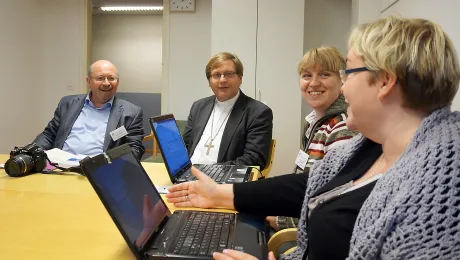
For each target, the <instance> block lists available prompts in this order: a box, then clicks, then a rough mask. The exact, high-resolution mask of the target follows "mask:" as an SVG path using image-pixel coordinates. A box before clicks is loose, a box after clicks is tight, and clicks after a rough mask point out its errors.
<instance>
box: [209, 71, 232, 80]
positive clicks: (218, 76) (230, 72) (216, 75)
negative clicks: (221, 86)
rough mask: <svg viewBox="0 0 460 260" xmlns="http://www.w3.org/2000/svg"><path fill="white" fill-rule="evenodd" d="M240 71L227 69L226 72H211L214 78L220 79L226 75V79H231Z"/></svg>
mask: <svg viewBox="0 0 460 260" xmlns="http://www.w3.org/2000/svg"><path fill="white" fill-rule="evenodd" d="M237 74H238V73H237V72H236V71H226V72H224V73H213V74H211V78H213V79H214V80H220V79H221V78H222V76H224V78H225V79H231V78H233V77H234V76H235V75H237Z"/></svg>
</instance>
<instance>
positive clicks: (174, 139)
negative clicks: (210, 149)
mask: <svg viewBox="0 0 460 260" xmlns="http://www.w3.org/2000/svg"><path fill="white" fill-rule="evenodd" d="M150 124H151V126H152V130H153V133H154V135H155V138H156V140H157V142H158V146H159V147H160V151H161V155H162V156H163V160H164V163H165V165H166V169H167V170H168V173H169V177H170V178H171V182H172V183H180V182H187V181H191V180H195V176H193V175H192V172H191V168H192V162H191V161H190V158H189V157H188V153H187V148H186V147H185V144H184V140H183V139H182V136H181V134H180V131H179V128H178V127H177V123H176V120H175V119H174V116H173V115H172V114H167V115H161V116H156V117H151V118H150ZM194 166H195V167H197V168H198V169H200V170H201V171H202V172H204V173H205V174H207V175H208V176H209V177H211V178H212V179H214V180H215V181H216V182H217V183H239V182H247V181H248V180H249V179H250V177H251V171H252V168H251V167H248V166H242V165H222V164H195V165H194Z"/></svg>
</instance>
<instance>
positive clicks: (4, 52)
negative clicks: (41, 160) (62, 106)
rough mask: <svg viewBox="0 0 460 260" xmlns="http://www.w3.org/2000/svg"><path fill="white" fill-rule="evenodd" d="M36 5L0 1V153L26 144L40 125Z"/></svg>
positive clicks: (39, 47) (30, 2)
mask: <svg viewBox="0 0 460 260" xmlns="http://www.w3.org/2000/svg"><path fill="white" fill-rule="evenodd" d="M36 8H39V5H38V3H36V1H35V0H29V1H26V0H24V1H1V2H0V34H1V35H2V37H0V46H1V48H0V57H1V60H2V62H0V78H1V79H2V82H1V83H0V95H1V97H2V101H1V102H0V121H1V123H0V137H1V141H0V153H9V152H10V151H11V149H12V148H13V147H14V146H15V145H16V146H19V145H25V144H27V141H28V140H31V139H32V138H33V137H34V132H36V131H38V130H39V129H40V128H41V120H40V114H41V111H42V110H43V109H42V108H41V98H42V95H41V92H40V89H41V87H42V84H41V81H42V75H41V73H40V61H39V59H40V52H39V51H38V50H40V49H41V43H40V41H39V39H40V33H39V32H40V30H41V25H40V17H39V14H38V13H37V12H35V9H36ZM31 25H33V27H34V28H35V30H31V28H30V27H31ZM37 40H38V41H37ZM37 112H38V115H39V117H37V116H36V115H37ZM39 125H40V127H39Z"/></svg>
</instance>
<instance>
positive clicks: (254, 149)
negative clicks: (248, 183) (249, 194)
mask: <svg viewBox="0 0 460 260" xmlns="http://www.w3.org/2000/svg"><path fill="white" fill-rule="evenodd" d="M206 77H207V79H208V82H209V87H210V88H211V89H212V91H213V92H214V95H213V96H210V97H206V98H203V99H200V100H198V101H196V102H195V103H194V104H193V105H192V108H191V109H190V114H189V116H188V121H187V126H186V127H185V130H184V134H183V139H184V142H185V145H186V147H187V150H188V153H189V156H190V157H191V161H192V163H194V164H196V163H206V164H208V163H223V164H237V165H249V166H260V167H261V169H263V168H264V167H265V166H266V165H267V162H268V160H269V158H268V153H269V150H270V146H271V141H272V131H273V113H272V110H271V109H270V108H269V107H268V106H266V105H265V104H263V103H261V102H259V101H257V100H254V99H252V98H250V97H248V96H246V95H245V94H244V93H243V92H242V91H241V90H240V86H241V83H242V79H243V64H242V63H241V61H240V60H239V59H238V57H237V56H236V55H234V54H231V53H227V52H221V53H217V54H216V55H214V56H213V57H211V59H210V60H209V62H208V64H207V66H206Z"/></svg>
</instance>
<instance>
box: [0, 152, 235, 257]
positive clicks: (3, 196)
mask: <svg viewBox="0 0 460 260" xmlns="http://www.w3.org/2000/svg"><path fill="white" fill-rule="evenodd" d="M7 159H8V155H0V163H4V162H5V161H6V160H7ZM142 165H143V166H144V168H145V170H146V171H147V173H148V174H149V176H150V179H151V180H152V182H153V183H154V184H156V185H163V186H166V185H171V182H170V180H169V178H168V175H167V172H166V168H165V166H164V164H162V163H142ZM167 205H168V207H169V209H170V210H171V211H174V210H175V209H176V208H175V207H174V205H172V204H169V203H167ZM211 211H216V210H211ZM218 211H222V212H225V211H227V212H229V211H228V210H218ZM230 212H233V211H230ZM0 259H98V260H99V259H134V256H133V254H132V253H131V251H130V250H129V248H128V246H127V245H126V243H125V241H124V239H123V237H122V236H121V234H120V232H119V231H118V229H117V227H116V226H115V224H114V223H113V221H112V219H111V218H110V216H109V214H108V213H107V211H106V210H105V208H104V206H103V205H102V203H101V202H100V200H99V198H98V197H97V195H96V193H95V192H94V190H93V188H92V187H91V185H90V184H89V182H88V180H87V179H86V177H84V176H80V175H77V174H72V173H67V174H59V175H57V174H53V175H52V174H32V175H29V176H26V177H20V178H11V177H9V176H8V175H7V174H6V173H5V171H4V170H3V169H0Z"/></svg>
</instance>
